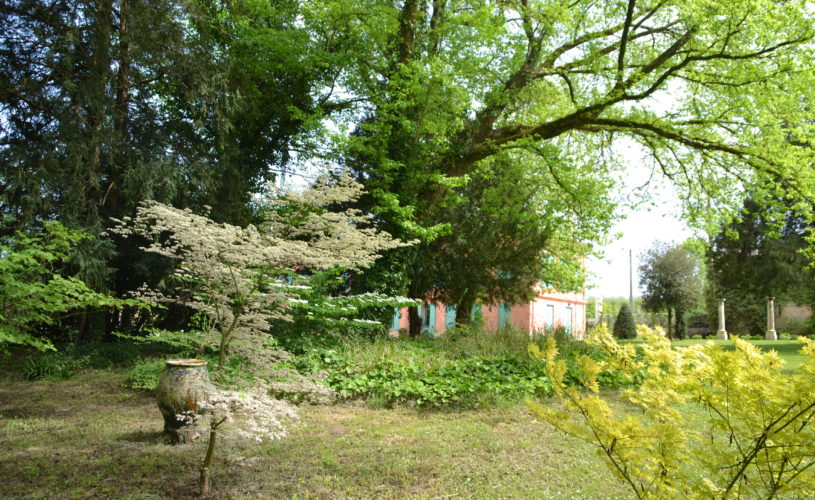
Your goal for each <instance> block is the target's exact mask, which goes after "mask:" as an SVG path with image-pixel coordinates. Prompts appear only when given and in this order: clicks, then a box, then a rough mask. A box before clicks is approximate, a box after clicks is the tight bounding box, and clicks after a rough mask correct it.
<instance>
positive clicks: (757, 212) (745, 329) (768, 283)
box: [707, 198, 815, 334]
mask: <svg viewBox="0 0 815 500" xmlns="http://www.w3.org/2000/svg"><path fill="white" fill-rule="evenodd" d="M790 205H792V204H791V203H790V202H786V203H784V204H781V206H772V205H771V206H766V205H765V204H762V203H759V202H758V201H756V200H754V199H752V198H748V199H746V200H744V206H743V208H742V211H741V213H740V214H739V215H738V217H736V218H735V219H734V220H733V221H732V222H731V223H730V224H728V225H727V226H723V227H721V228H720V229H719V231H718V232H717V234H716V235H715V236H714V238H713V241H712V244H711V247H710V249H709V251H708V254H707V259H708V269H709V273H708V274H709V276H710V287H709V290H708V292H707V306H708V314H709V315H710V318H711V320H712V321H715V320H716V318H717V317H718V314H717V308H718V305H719V299H722V298H724V299H726V300H727V304H726V307H727V329H728V330H732V331H735V332H742V333H750V334H763V332H764V330H765V328H766V327H767V297H771V296H774V297H776V304H783V303H784V302H788V301H789V302H794V303H798V304H811V303H813V302H815V294H814V293H813V287H812V283H813V281H814V280H815V273H813V271H812V269H807V266H808V265H809V264H810V262H811V258H808V257H807V256H806V255H804V254H803V253H802V252H803V251H804V250H805V249H806V248H807V247H808V244H807V242H806V234H807V233H808V231H810V224H809V223H808V222H807V220H806V218H805V217H804V216H803V214H801V213H798V212H796V211H795V210H793V209H792V207H791V206H790ZM712 326H713V327H715V325H712Z"/></svg>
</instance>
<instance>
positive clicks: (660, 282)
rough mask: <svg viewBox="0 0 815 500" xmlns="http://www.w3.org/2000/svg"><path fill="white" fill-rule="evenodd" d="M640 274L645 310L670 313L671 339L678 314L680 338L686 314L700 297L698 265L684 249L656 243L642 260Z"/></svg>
mask: <svg viewBox="0 0 815 500" xmlns="http://www.w3.org/2000/svg"><path fill="white" fill-rule="evenodd" d="M639 273H640V288H641V289H642V290H643V293H642V305H643V307H644V308H645V309H646V310H648V311H655V312H656V311H662V310H665V311H667V312H668V338H672V337H673V336H672V335H671V319H672V316H673V313H674V312H675V313H676V321H677V325H676V326H677V328H676V330H675V331H676V333H677V334H678V333H679V326H680V323H682V324H684V319H683V318H684V313H685V311H687V310H689V309H690V308H691V307H693V305H694V304H695V303H696V302H697V300H698V299H699V296H700V295H701V286H702V284H701V281H700V277H699V265H698V263H697V261H696V260H695V259H693V257H692V255H691V254H690V252H688V251H687V250H686V249H685V248H684V247H682V246H674V247H671V246H669V245H668V244H666V243H664V242H656V243H655V244H654V246H653V247H652V248H651V249H649V250H647V251H646V252H645V254H644V255H643V256H641V257H640V266H639ZM685 330H686V329H685Z"/></svg>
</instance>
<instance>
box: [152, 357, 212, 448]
mask: <svg viewBox="0 0 815 500" xmlns="http://www.w3.org/2000/svg"><path fill="white" fill-rule="evenodd" d="M166 363H167V364H166V366H165V367H164V371H163V372H162V373H161V377H160V378H159V379H158V388H157V389H156V401H157V402H158V409H159V410H160V411H161V415H162V416H163V417H164V433H165V434H166V435H167V436H169V438H170V440H171V441H172V442H174V443H187V442H190V441H194V440H196V439H198V438H200V437H201V431H200V430H199V429H198V425H197V424H198V423H199V421H200V420H201V419H202V418H203V416H204V415H205V414H206V413H207V396H208V395H209V393H210V391H211V390H212V386H211V385H210V383H209V373H208V372H207V362H206V361H204V360H202V359H169V360H167V362H166Z"/></svg>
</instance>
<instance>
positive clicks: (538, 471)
mask: <svg viewBox="0 0 815 500" xmlns="http://www.w3.org/2000/svg"><path fill="white" fill-rule="evenodd" d="M124 382H125V373H124V372H112V371H89V372H82V373H79V374H78V375H77V376H76V377H74V378H73V379H70V380H65V381H36V382H29V381H24V380H22V379H20V378H19V377H11V376H6V377H4V378H3V379H0V449H2V450H3V453H0V477H2V478H3V481H0V498H188V497H191V496H193V495H195V493H196V482H197V478H198V467H199V464H200V461H201V460H202V459H203V456H204V451H205V443H203V442H197V443H194V444H192V445H183V446H171V445H167V444H165V443H164V442H163V439H162V438H161V435H160V431H161V427H162V420H161V416H160V414H159V412H158V409H157V408H156V406H155V403H154V400H153V398H152V396H150V395H149V394H147V393H144V392H137V391H132V390H129V389H126V388H124ZM300 411H301V423H300V424H299V425H298V426H296V427H295V428H293V430H292V434H291V435H290V437H288V438H286V439H284V440H282V441H277V442H273V443H268V444H261V445H256V444H250V445H242V446H231V447H230V446H228V445H227V446H225V447H224V448H221V449H219V451H218V453H217V455H216V464H215V469H214V472H213V477H212V481H213V488H214V495H215V498H332V499H333V498H411V499H412V498H627V491H626V490H625V488H624V487H623V485H622V484H621V483H620V482H619V481H617V480H616V479H614V478H613V477H612V476H611V474H610V473H609V472H608V471H607V470H606V468H605V466H604V465H603V464H602V462H601V459H600V457H599V456H597V454H596V452H595V451H594V449H593V448H592V447H590V446H588V445H586V444H584V443H582V442H580V441H576V440H574V439H571V438H569V437H567V436H564V435H562V434H560V433H558V432H556V431H555V430H554V429H552V428H551V427H550V426H548V425H547V424H543V423H541V422H538V421H536V420H534V419H533V418H532V417H531V415H530V414H529V412H528V411H527V410H526V408H525V407H523V406H514V407H511V408H502V409H490V410H481V411H462V412H438V411H436V412H428V411H418V410H411V409H406V408H398V409H392V410H386V409H372V408H370V407H367V406H364V405H339V406H304V407H302V408H301V410H300Z"/></svg>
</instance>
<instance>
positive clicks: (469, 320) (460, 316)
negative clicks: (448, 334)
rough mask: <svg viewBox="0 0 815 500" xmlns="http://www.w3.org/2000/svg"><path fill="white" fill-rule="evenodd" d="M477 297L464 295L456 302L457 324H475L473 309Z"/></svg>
mask: <svg viewBox="0 0 815 500" xmlns="http://www.w3.org/2000/svg"><path fill="white" fill-rule="evenodd" d="M473 305H475V297H473V296H464V297H462V298H461V299H460V300H459V301H458V304H456V326H470V325H472V324H473V316H472V310H473Z"/></svg>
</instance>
